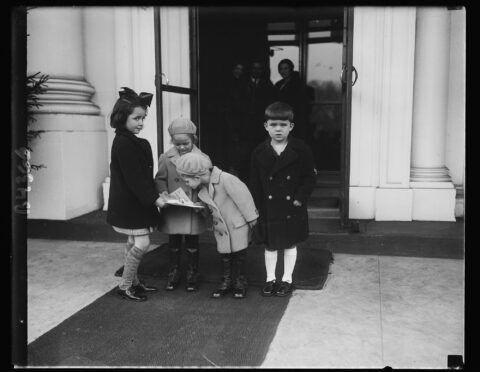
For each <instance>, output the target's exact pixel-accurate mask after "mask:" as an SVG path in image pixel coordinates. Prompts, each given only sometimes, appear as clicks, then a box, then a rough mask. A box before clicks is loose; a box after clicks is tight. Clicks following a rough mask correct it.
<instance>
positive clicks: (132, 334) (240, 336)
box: [28, 278, 289, 367]
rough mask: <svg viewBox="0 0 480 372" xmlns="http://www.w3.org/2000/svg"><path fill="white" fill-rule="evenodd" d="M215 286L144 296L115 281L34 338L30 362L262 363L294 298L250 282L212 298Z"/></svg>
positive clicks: (73, 364) (78, 364)
mask: <svg viewBox="0 0 480 372" xmlns="http://www.w3.org/2000/svg"><path fill="white" fill-rule="evenodd" d="M149 284H151V285H155V286H158V287H162V286H163V285H164V284H165V282H164V281H163V280H162V279H159V278H150V280H149ZM215 288H216V284H214V283H204V285H203V286H202V287H201V288H200V290H199V291H198V292H193V293H189V292H186V291H185V290H182V289H180V288H179V289H177V290H176V291H173V292H168V291H164V290H160V291H159V292H155V293H152V294H149V295H148V300H147V301H145V302H134V301H129V300H124V299H122V298H120V297H119V296H118V295H117V294H116V290H115V289H114V290H112V291H110V292H108V293H106V294H105V295H104V296H102V297H101V298H99V299H97V300H96V301H94V302H93V303H91V304H90V305H88V306H86V307H85V308H83V309H82V310H80V311H78V312H77V313H75V314H74V315H73V316H71V317H70V318H68V319H66V320H65V321H63V322H62V323H60V324H59V325H58V326H56V327H55V328H53V329H52V330H50V331H49V332H47V333H45V334H44V335H42V336H40V337H39V338H38V339H36V340H35V341H33V342H32V343H30V344H29V345H28V365H29V366H56V367H59V366H70V367H85V366H97V367H98V366H106V367H124V366H129V367H133V366H138V367H139V366H147V367H258V366H261V364H262V362H263V360H264V359H265V356H266V354H267V351H268V347H269V345H270V343H271V341H272V339H273V337H274V335H275V332H276V329H277V326H278V323H279V322H280V319H281V318H282V316H283V314H284V311H285V309H286V307H287V305H288V301H289V298H288V297H262V296H261V294H260V291H259V290H250V291H249V292H248V295H247V297H246V298H244V299H234V298H232V297H231V295H230V296H226V297H224V298H222V299H211V298H210V297H209V296H210V293H211V292H212V291H213V290H214V289H215Z"/></svg>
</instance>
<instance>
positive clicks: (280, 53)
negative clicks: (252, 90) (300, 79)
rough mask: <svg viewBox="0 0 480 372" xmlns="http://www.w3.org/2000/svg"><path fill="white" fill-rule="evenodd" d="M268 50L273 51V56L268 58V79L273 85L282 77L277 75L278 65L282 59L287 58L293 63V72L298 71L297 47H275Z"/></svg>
mask: <svg viewBox="0 0 480 372" xmlns="http://www.w3.org/2000/svg"><path fill="white" fill-rule="evenodd" d="M270 50H273V56H270V71H271V75H270V79H271V80H272V83H273V84H275V83H276V82H277V81H279V80H280V79H281V78H282V77H281V76H280V74H279V73H278V63H279V62H280V61H281V60H282V59H284V58H288V59H289V60H291V61H292V62H293V65H294V70H295V71H298V61H299V50H298V46H294V45H293V46H290V45H289V46H275V47H270Z"/></svg>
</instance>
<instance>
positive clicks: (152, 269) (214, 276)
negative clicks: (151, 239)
mask: <svg viewBox="0 0 480 372" xmlns="http://www.w3.org/2000/svg"><path fill="white" fill-rule="evenodd" d="M247 249H248V252H247V270H246V271H247V272H246V274H247V279H248V283H249V284H250V285H252V286H262V285H264V283H265V280H266V271H265V259H264V252H265V251H264V249H263V248H261V247H259V246H251V247H249V248H247ZM332 262H333V256H332V253H331V252H330V251H329V250H327V249H323V248H319V247H312V246H306V245H300V246H299V247H298V249H297V261H296V264H295V269H294V273H293V282H294V286H295V288H297V289H322V288H323V287H324V285H325V282H326V280H327V277H328V272H329V268H330V264H331V263H332ZM168 270H169V261H168V243H165V244H162V245H160V246H159V247H157V248H155V249H153V250H151V251H149V252H148V253H147V254H146V255H145V256H144V257H143V259H142V262H141V263H140V266H139V269H138V274H139V275H140V276H141V277H145V278H148V277H154V278H163V279H165V278H166V277H167V274H168ZM185 270H186V251H185V250H183V252H182V265H181V272H182V277H183V278H184V277H185ZM122 271H123V267H121V268H119V270H117V272H116V273H115V275H116V276H121V273H122ZM199 273H200V279H199V280H200V281H201V282H207V283H211V282H219V281H220V280H221V278H222V263H221V258H220V255H219V254H218V253H217V251H216V248H215V244H210V243H203V244H200V259H199ZM282 274H283V253H282V251H279V253H278V259H277V270H276V277H277V281H280V280H281V279H282Z"/></svg>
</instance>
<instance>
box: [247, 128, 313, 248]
mask: <svg viewBox="0 0 480 372" xmlns="http://www.w3.org/2000/svg"><path fill="white" fill-rule="evenodd" d="M270 141H271V139H270V138H268V139H267V140H265V141H264V142H262V143H260V144H259V145H258V146H257V147H256V148H255V150H254V151H253V153H252V163H251V174H250V190H251V191H252V195H253V198H254V201H255V204H256V205H257V207H258V209H259V212H260V217H259V221H258V223H257V225H256V226H255V229H254V240H255V242H256V243H259V244H266V245H267V246H268V247H269V249H271V250H279V249H286V248H290V247H292V246H293V245H296V244H297V243H300V242H302V241H304V240H306V239H307V237H308V212H307V202H308V198H309V197H310V195H311V193H312V191H313V188H314V186H315V170H314V161H313V157H312V152H311V150H310V148H309V147H308V146H307V145H306V144H305V143H304V142H303V141H302V140H300V139H297V138H294V137H290V138H289V139H288V144H287V146H286V147H285V149H284V150H283V152H282V153H281V154H280V155H277V153H276V152H275V150H274V149H273V147H272V146H271V144H270ZM294 200H298V201H300V202H301V203H302V205H301V206H299V207H297V206H295V205H294V204H293V201H294Z"/></svg>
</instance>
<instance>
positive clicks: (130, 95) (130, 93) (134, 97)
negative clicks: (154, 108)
mask: <svg viewBox="0 0 480 372" xmlns="http://www.w3.org/2000/svg"><path fill="white" fill-rule="evenodd" d="M121 89H123V91H119V92H118V95H119V96H120V98H123V99H126V100H127V101H129V102H130V101H133V102H135V101H138V102H140V103H141V104H142V105H145V106H148V107H150V104H151V103H152V98H153V94H152V93H146V92H141V93H140V94H137V93H136V92H135V91H134V90H133V89H130V88H127V87H122V88H121Z"/></svg>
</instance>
